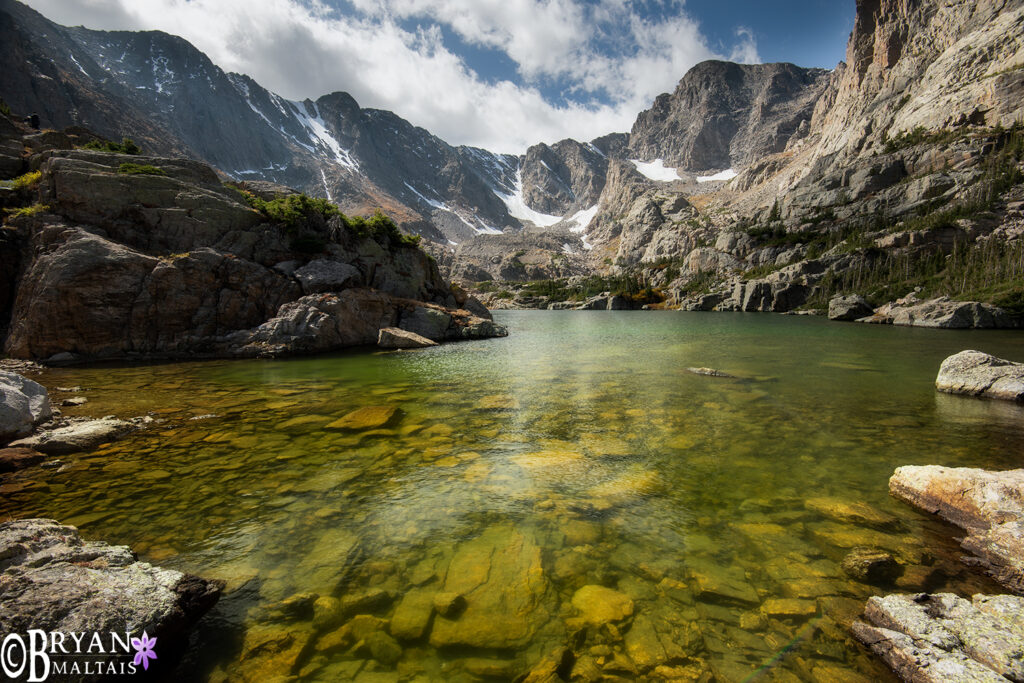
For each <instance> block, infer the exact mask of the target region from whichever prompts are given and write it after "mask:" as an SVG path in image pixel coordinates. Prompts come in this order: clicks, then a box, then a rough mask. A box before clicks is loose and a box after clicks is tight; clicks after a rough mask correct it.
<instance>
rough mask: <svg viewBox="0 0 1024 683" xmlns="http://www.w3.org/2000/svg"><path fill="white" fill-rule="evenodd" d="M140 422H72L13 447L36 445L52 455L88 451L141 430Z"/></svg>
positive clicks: (106, 418) (99, 420)
mask: <svg viewBox="0 0 1024 683" xmlns="http://www.w3.org/2000/svg"><path fill="white" fill-rule="evenodd" d="M139 427H140V425H138V424H136V423H134V422H132V421H128V420H118V419H115V418H112V417H104V418H101V419H98V420H83V421H81V422H72V423H71V424H68V425H67V426H64V427H58V428H56V429H52V430H48V431H42V432H40V433H38V434H36V435H35V436H31V437H29V438H27V439H21V440H19V441H15V442H13V443H12V444H11V445H12V446H20V447H24V448H32V449H35V450H37V451H40V452H41V453H46V454H48V455H63V454H66V453H76V452H78V451H87V450H90V449H93V448H95V447H97V446H99V445H101V444H104V443H109V442H110V441H114V440H116V439H119V438H121V437H122V436H125V435H126V434H129V433H130V432H133V431H135V430H136V429H138V428H139Z"/></svg>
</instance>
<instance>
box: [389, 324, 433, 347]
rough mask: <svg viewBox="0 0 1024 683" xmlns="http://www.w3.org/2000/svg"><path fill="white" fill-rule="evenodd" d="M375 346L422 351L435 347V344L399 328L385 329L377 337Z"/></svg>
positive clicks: (430, 340)
mask: <svg viewBox="0 0 1024 683" xmlns="http://www.w3.org/2000/svg"><path fill="white" fill-rule="evenodd" d="M377 346H379V347H381V348H382V349H422V348H426V347H428V346H437V342H436V341H434V340H432V339H427V338H426V337H423V336H420V335H418V334H416V333H415V332H409V331H408V330H403V329H401V328H399V327H385V328H383V329H381V331H380V332H379V333H378V335H377Z"/></svg>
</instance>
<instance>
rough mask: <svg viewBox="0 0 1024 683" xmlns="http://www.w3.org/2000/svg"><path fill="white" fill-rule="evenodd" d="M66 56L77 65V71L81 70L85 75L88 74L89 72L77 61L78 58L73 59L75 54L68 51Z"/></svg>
mask: <svg viewBox="0 0 1024 683" xmlns="http://www.w3.org/2000/svg"><path fill="white" fill-rule="evenodd" d="M68 57H71V61H72V62H74V63H75V66H77V67H78V70H79V71H81V72H82V73H84V74H85V75H86V76H88V75H89V74H88V73H87V72H86V70H85V69H83V68H82V65H81V64H79V63H78V60H77V59H75V56H74V55H73V54H71V53H70V52H69V53H68Z"/></svg>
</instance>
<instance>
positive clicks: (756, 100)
mask: <svg viewBox="0 0 1024 683" xmlns="http://www.w3.org/2000/svg"><path fill="white" fill-rule="evenodd" d="M828 79H829V77H828V72H827V71H824V70H823V69H803V68H800V67H798V66H794V65H792V64H758V65H744V64H733V63H731V62H718V61H708V62H702V63H701V64H698V65H697V66H695V67H693V68H692V69H690V71H688V72H687V73H686V75H685V76H683V78H682V80H681V81H679V85H678V86H677V87H676V90H675V92H673V93H672V94H667V93H666V94H662V95H659V96H658V98H657V99H656V100H655V101H654V105H653V106H652V107H651V108H650V109H648V110H647V111H644V112H641V113H640V115H639V116H638V117H637V120H636V123H634V124H633V130H632V132H631V134H630V138H629V147H630V150H631V151H632V153H633V154H635V155H636V156H637V157H639V158H641V159H644V160H651V159H657V158H660V159H664V160H665V162H666V165H668V166H672V167H682V168H685V169H692V170H703V169H724V168H731V167H733V166H736V167H739V166H746V165H748V164H750V163H751V162H753V161H757V160H759V159H761V158H762V157H764V156H767V155H769V154H774V153H776V152H781V151H783V150H784V149H785V148H786V145H787V144H788V143H789V142H790V140H791V139H793V138H794V137H801V136H803V135H806V134H807V131H808V126H809V123H810V118H811V114H812V112H813V110H814V104H815V102H816V101H817V100H818V98H819V97H820V95H821V93H822V91H823V90H824V88H825V86H826V84H827V83H828Z"/></svg>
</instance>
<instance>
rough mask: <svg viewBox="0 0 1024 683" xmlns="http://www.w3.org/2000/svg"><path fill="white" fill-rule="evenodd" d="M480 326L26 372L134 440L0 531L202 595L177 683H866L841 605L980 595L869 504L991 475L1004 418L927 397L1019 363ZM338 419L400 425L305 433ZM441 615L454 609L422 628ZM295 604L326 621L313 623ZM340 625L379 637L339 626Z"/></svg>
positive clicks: (915, 533)
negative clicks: (136, 558) (914, 475)
mask: <svg viewBox="0 0 1024 683" xmlns="http://www.w3.org/2000/svg"><path fill="white" fill-rule="evenodd" d="M496 317H497V318H498V320H499V321H500V322H502V323H504V324H506V325H508V326H509V328H510V331H511V334H510V336H509V337H508V338H506V339H496V340H488V341H482V342H472V343H465V344H453V345H447V346H443V347H439V348H436V349H430V350H425V351H416V352H402V353H391V354H382V353H373V352H362V353H354V354H346V355H339V356H329V357H315V358H306V359H293V360H278V361H235V362H204V363H183V364H174V365H155V366H129V367H93V368H79V369H66V370H51V371H48V372H47V374H46V375H44V377H43V381H44V383H46V384H47V385H48V386H50V387H51V388H52V387H55V386H71V385H80V386H82V387H84V388H85V389H86V390H87V391H86V392H85V393H84V395H85V396H87V397H89V401H90V402H89V403H88V404H86V405H85V406H83V407H80V408H69V409H65V410H66V413H67V414H79V415H97V416H98V415H105V414H112V413H116V414H118V415H120V416H133V415H139V414H144V413H147V412H152V414H153V415H154V417H156V418H158V419H159V420H163V421H164V422H161V423H160V424H158V425H156V426H154V427H152V428H150V429H148V430H146V431H143V432H139V433H137V434H135V435H133V436H131V437H129V438H128V439H125V440H123V441H120V442H117V443H115V444H111V445H108V446H106V447H104V448H101V449H100V450H98V451H95V452H92V453H89V454H82V455H77V456H65V457H63V458H62V461H63V463H64V465H65V466H64V467H63V468H62V469H61V470H60V471H57V470H53V469H50V470H32V471H29V472H26V473H25V474H24V475H22V477H21V479H20V480H16V481H15V482H14V483H15V484H16V485H15V486H13V487H8V488H7V490H8V491H9V492H8V493H7V494H6V495H5V496H4V498H3V499H2V500H0V514H2V515H4V516H7V515H10V516H13V517H27V516H47V517H53V518H56V519H59V520H61V521H63V522H66V523H70V524H75V525H77V526H79V527H80V528H81V529H82V530H83V532H84V533H85V535H86V536H87V537H92V538H100V539H104V540H107V541H110V542H112V543H127V544H130V545H132V546H133V547H134V548H135V549H136V550H137V551H138V553H139V554H140V556H141V557H142V558H143V559H146V560H149V561H152V562H154V563H159V564H161V565H164V566H168V567H174V568H178V569H182V570H187V571H191V572H194V573H197V574H200V575H203V576H207V577H215V578H223V579H225V580H226V581H227V582H228V587H229V592H228V593H227V594H226V595H225V597H224V598H223V599H222V600H221V602H220V604H219V605H218V606H217V607H216V608H215V610H214V611H213V612H212V613H211V614H210V615H208V616H207V617H206V618H205V619H204V620H203V622H202V623H201V624H200V626H199V627H198V629H197V630H196V632H195V634H194V636H193V642H192V644H191V646H190V648H189V652H188V654H187V655H186V658H185V660H184V661H183V662H182V664H181V665H180V667H179V669H178V670H177V671H176V672H175V673H174V677H175V678H176V680H218V681H219V680H251V681H265V680H275V679H284V678H286V677H288V676H294V677H296V678H295V679H297V680H309V681H314V680H316V681H321V680H322V681H332V680H349V679H353V678H354V679H355V680H366V681H376V680H380V681H388V680H436V681H447V680H465V681H471V680H501V679H510V678H512V677H514V676H515V675H517V674H520V673H522V672H525V671H527V670H529V669H530V668H531V667H532V666H533V665H535V664H536V663H537V662H538V661H539V660H541V659H542V658H544V657H545V656H547V655H549V654H550V653H551V652H553V651H554V650H556V649H557V648H559V647H562V646H570V647H572V648H573V649H574V650H575V651H576V653H577V655H578V657H577V664H576V669H575V673H576V674H577V675H579V676H580V680H595V679H596V676H598V674H600V673H603V674H604V675H606V676H609V677H611V676H618V677H619V679H618V680H622V679H626V680H631V679H647V680H661V679H671V680H699V679H700V677H701V676H702V675H703V676H705V677H707V676H708V675H710V676H714V677H715V678H714V680H722V681H744V680H808V681H835V680H839V681H842V680H890V678H889V674H888V672H887V671H886V670H884V669H883V668H881V667H880V666H879V665H878V664H877V663H876V662H875V661H874V660H873V659H872V658H871V657H870V656H869V655H868V654H867V653H866V652H865V651H864V650H862V649H861V648H860V647H859V646H857V645H856V644H855V643H854V642H853V641H852V640H851V639H850V638H849V637H848V636H847V634H846V631H845V628H844V625H845V624H846V623H848V622H849V620H850V619H851V618H852V617H853V616H855V615H856V613H857V612H858V610H859V608H860V606H861V605H862V604H863V600H864V599H865V598H866V597H867V596H869V595H872V594H877V593H881V592H886V591H891V590H903V591H912V590H922V589H925V588H927V589H931V590H945V589H948V590H952V591H956V592H961V593H969V592H972V591H979V590H989V591H992V590H998V587H997V586H995V585H993V584H991V583H989V582H988V580H987V579H985V578H984V577H982V576H980V575H978V574H977V573H975V572H974V571H973V570H970V569H968V568H966V567H965V566H964V565H962V564H961V563H960V562H959V561H958V557H959V554H960V553H959V549H958V548H957V546H956V544H955V542H954V541H953V539H952V536H953V530H952V529H951V528H950V527H946V526H944V525H942V524H940V523H938V522H936V521H934V520H932V519H929V518H927V517H926V516H924V515H921V514H918V513H916V512H915V511H913V510H911V509H910V508H908V507H907V506H905V505H903V504H900V503H898V502H896V501H894V500H892V499H890V498H889V497H888V495H887V490H886V482H887V480H888V477H889V476H890V475H891V473H892V471H893V469H894V468H895V467H897V466H899V465H903V464H942V465H950V466H985V467H990V468H1006V467H1015V466H1020V454H1021V453H1022V452H1024V409H1022V408H1020V407H1018V406H1013V405H1006V404H1002V403H995V402H986V401H979V400H974V399H966V398H959V397H950V396H944V395H939V394H937V393H936V392H935V391H934V387H933V381H934V376H935V373H936V371H937V368H938V365H939V363H940V362H941V360H942V359H943V358H944V357H945V356H947V355H949V354H951V353H954V352H956V351H959V350H962V349H964V348H978V349H981V350H984V351H987V352H990V353H994V354H997V355H1001V356H1004V357H1010V358H1017V359H1020V358H1024V335H1021V334H1016V333H1006V332H1000V333H997V332H955V331H938V330H914V329H900V328H891V327H872V326H863V325H853V324H848V325H841V324H835V323H828V322H827V321H823V320H820V319H810V318H801V317H786V316H773V315H757V314H746V315H744V314H699V313H694V314H687V313H678V312H528V311H522V312H519V311H510V312H501V313H499V314H498V315H497V316H496ZM689 366H710V367H714V368H718V369H720V370H723V371H725V372H729V373H731V374H734V375H737V376H739V377H740V378H741V379H726V378H718V377H707V376H700V375H695V374H692V373H689V372H687V370H686V368H687V367H689ZM365 406H395V407H398V408H400V409H401V411H402V416H401V419H400V421H398V422H397V423H396V424H394V425H391V426H389V427H388V428H386V429H382V430H371V431H368V432H356V433H352V432H343V431H337V430H331V429H325V426H326V425H327V424H328V423H330V422H332V421H334V420H336V419H337V418H339V417H341V416H343V415H345V414H347V413H349V412H350V411H353V410H356V409H358V408H362V407H365ZM211 414H212V415H215V417H206V418H205V419H199V420H193V419H190V418H193V417H198V416H207V415H211ZM19 487H21V488H20V490H18V489H19ZM851 505H854V506H858V505H859V506H860V507H855V508H854V509H853V512H851V511H850V510H851V508H850V506H851ZM865 510H867V512H866V513H865V512H864V511H865ZM851 515H852V516H851ZM858 515H859V516H858ZM865 515H867V516H869V517H871V520H869V522H870V526H869V525H866V524H864V523H863V522H865V519H864V516H865ZM855 546H869V547H877V548H884V549H887V550H889V551H890V552H892V553H893V554H894V555H895V556H896V557H897V558H898V559H899V561H900V562H901V563H903V564H904V565H905V567H906V569H905V574H904V576H903V578H901V579H900V580H899V582H898V584H897V586H896V587H888V588H885V587H878V586H871V585H867V584H864V583H860V582H857V581H854V580H852V579H850V578H849V577H847V576H846V575H845V574H844V572H843V571H842V570H841V568H840V562H841V560H842V559H843V557H844V556H845V555H846V554H847V553H848V552H849V550H850V548H852V547H855ZM584 586H603V587H607V588H610V589H613V590H614V591H616V593H611V594H609V593H605V594H603V595H602V594H598V597H597V598H595V597H593V596H594V594H595V593H594V590H593V588H588V589H585V590H583V591H582V592H581V591H580V589H581V588H583V587H584ZM445 592H456V593H462V594H463V595H464V596H465V597H466V600H467V603H468V605H467V606H466V607H465V608H464V611H463V612H462V613H461V614H460V615H457V618H443V617H441V616H433V617H431V616H430V615H431V610H432V604H433V598H434V596H435V594H437V593H445ZM309 594H315V595H318V596H321V597H333V598H337V600H335V601H331V600H323V599H321V600H320V602H319V603H317V604H318V607H317V610H316V618H315V619H314V616H313V611H312V608H311V607H310V604H311V601H312V596H311V595H309ZM574 597H575V598H576V599H575V600H574ZM282 601H285V602H284V604H283V605H282ZM627 601H632V615H631V616H625V613H626V612H628V611H629V610H628V607H623V604H624V603H626V602H627ZM602 608H608V609H611V612H612V614H610V615H609V614H604V615H603V616H602V614H601V612H602ZM616 609H617V610H619V611H618V613H615V611H616ZM605 611H607V609H606V610H605ZM359 613H364V614H372V615H374V616H375V617H377V618H378V619H380V620H384V621H376V620H374V619H369V618H366V617H360V618H359V619H357V620H356V623H355V624H354V625H349V626H343V625H344V624H346V622H348V621H349V620H350V619H351V618H352V616H354V615H356V614H359ZM581 615H582V616H583V617H585V618H589V622H588V621H586V620H585V619H581ZM623 616H625V618H622V617H623ZM428 620H429V621H428ZM609 620H610V624H606V623H605V622H608V621H609ZM388 622H390V623H388ZM389 630H390V631H392V632H395V633H399V634H402V637H401V638H398V639H397V641H396V640H394V639H392V638H391V637H390V635H388V632H389ZM421 631H422V632H423V635H422V636H421V637H419V638H416V637H415V636H416V635H417V634H418V633H419V632H421ZM396 645H400V646H399V647H396ZM587 676H590V678H587ZM488 677H489V678H488ZM609 680H616V679H614V678H609ZM704 680H707V678H705V679H704Z"/></svg>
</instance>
